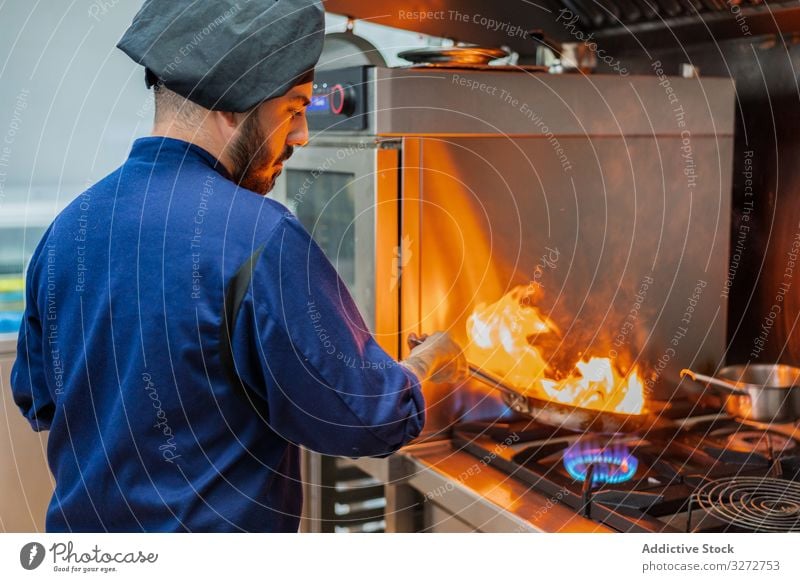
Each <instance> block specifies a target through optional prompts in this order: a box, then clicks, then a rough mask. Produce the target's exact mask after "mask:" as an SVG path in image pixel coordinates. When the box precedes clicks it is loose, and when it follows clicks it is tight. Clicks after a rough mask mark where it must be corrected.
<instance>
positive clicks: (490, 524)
mask: <svg viewBox="0 0 800 582" xmlns="http://www.w3.org/2000/svg"><path fill="white" fill-rule="evenodd" d="M353 463H354V464H355V465H356V466H358V467H359V468H361V469H362V470H363V471H365V472H367V473H369V474H370V475H371V476H372V477H374V478H375V479H378V480H379V481H381V482H382V483H384V484H385V486H386V522H387V523H386V531H413V530H415V529H419V525H418V523H419V521H418V519H417V521H414V520H415V517H414V515H415V514H417V515H418V513H419V511H418V508H419V500H420V498H422V499H423V502H422V508H423V515H424V520H423V521H424V525H423V527H422V530H423V531H482V532H498V533H502V532H506V533H511V532H571V533H586V532H610V531H611V530H610V529H608V528H606V527H604V526H602V525H599V524H597V523H594V522H592V521H590V520H588V519H585V518H583V517H581V516H579V515H577V514H576V513H575V512H574V511H573V510H572V509H570V508H568V507H566V506H564V505H560V504H559V503H558V499H557V498H555V497H554V498H550V499H548V498H547V497H545V496H544V495H543V494H541V493H538V492H534V491H532V490H531V489H530V488H528V487H527V486H525V484H523V483H522V482H520V481H517V480H515V479H513V478H510V477H509V476H508V475H506V474H505V473H503V472H501V471H499V470H497V469H495V468H493V467H491V466H488V465H484V464H483V463H482V462H481V461H480V459H477V458H476V457H473V456H472V455H470V454H468V453H465V452H462V451H456V450H454V449H453V447H452V446H451V444H450V441H436V442H430V443H420V444H413V445H410V446H407V447H404V448H402V449H400V451H398V452H397V453H395V454H394V455H392V456H390V457H388V458H385V459H373V458H366V459H358V460H354V461H353Z"/></svg>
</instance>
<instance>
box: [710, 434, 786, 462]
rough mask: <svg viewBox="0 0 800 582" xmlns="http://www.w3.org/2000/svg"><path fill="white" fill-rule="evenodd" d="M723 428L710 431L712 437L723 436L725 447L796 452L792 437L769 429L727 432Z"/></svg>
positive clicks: (751, 450) (763, 452) (758, 450)
mask: <svg viewBox="0 0 800 582" xmlns="http://www.w3.org/2000/svg"><path fill="white" fill-rule="evenodd" d="M726 432H728V431H725V430H724V429H720V430H716V431H713V432H712V433H711V435H710V436H712V437H718V438H719V437H724V438H725V440H726V443H727V448H729V449H731V450H735V451H740V452H743V453H749V452H753V453H760V454H763V455H769V454H774V455H776V456H782V455H786V454H790V453H794V452H797V449H798V448H799V447H798V444H797V441H796V440H794V439H793V438H791V437H789V436H786V435H783V434H781V433H778V432H774V431H770V430H737V431H736V432H732V433H729V434H725V433H726Z"/></svg>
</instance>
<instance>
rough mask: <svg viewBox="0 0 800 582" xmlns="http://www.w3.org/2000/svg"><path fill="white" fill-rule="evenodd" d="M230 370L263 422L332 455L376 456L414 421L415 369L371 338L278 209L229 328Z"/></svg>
mask: <svg viewBox="0 0 800 582" xmlns="http://www.w3.org/2000/svg"><path fill="white" fill-rule="evenodd" d="M232 344H233V350H234V359H235V362H236V368H237V370H238V372H239V375H240V377H242V379H243V380H244V381H245V382H246V383H247V384H248V385H249V386H250V387H251V388H253V389H255V390H256V392H258V393H262V394H263V395H264V397H265V399H266V402H267V408H268V421H269V423H270V426H271V427H272V429H273V430H275V431H276V432H277V433H278V434H280V435H281V436H283V437H284V438H286V439H287V440H289V441H291V442H294V443H296V444H301V445H303V446H305V447H307V448H309V449H312V450H314V451H317V452H320V453H323V454H328V455H339V456H350V457H360V456H381V455H386V454H389V453H391V452H393V451H395V450H396V449H398V448H400V447H401V446H403V445H404V444H406V443H407V442H408V441H410V440H411V439H413V438H414V437H416V436H417V435H418V434H419V433H420V431H421V430H422V426H423V424H424V415H425V403H424V400H423V397H422V392H421V390H420V387H419V381H418V379H417V378H416V376H415V375H414V374H413V373H412V372H411V371H409V370H408V369H406V368H405V367H403V366H401V365H399V364H398V363H397V362H396V361H395V360H394V359H393V358H391V357H390V356H389V355H388V354H387V353H386V352H385V351H384V350H383V349H382V348H381V347H380V346H379V345H378V344H377V343H376V342H375V340H374V338H373V337H372V335H371V334H370V332H369V330H368V329H367V327H366V324H365V323H364V321H363V318H362V317H361V315H360V313H359V311H358V309H357V308H356V306H355V303H354V302H353V300H352V298H351V296H350V294H349V293H348V291H347V289H346V287H345V284H344V283H343V282H342V280H341V279H340V278H339V277H338V275H337V273H336V271H335V269H334V268H333V266H332V265H331V263H330V262H329V261H328V259H327V258H326V257H325V255H324V254H323V252H322V250H321V249H320V248H319V246H317V244H316V243H315V242H314V241H313V239H312V238H311V237H310V235H309V234H308V232H307V231H306V230H305V229H304V228H303V226H302V225H301V224H300V223H299V222H298V221H297V219H296V218H295V217H294V216H293V215H291V214H288V213H287V215H286V216H285V217H284V218H283V219H282V221H281V222H280V223H279V225H278V227H277V228H276V229H275V230H274V231H273V233H272V235H271V236H270V238H269V240H268V242H267V243H266V244H265V245H264V247H263V249H262V250H261V255H260V257H259V259H258V260H257V262H256V263H255V266H254V267H253V273H252V278H251V285H250V288H249V290H248V292H247V293H246V295H245V297H244V299H243V301H242V304H241V308H240V311H239V314H238V316H237V324H236V326H235V332H234V337H233V342H232Z"/></svg>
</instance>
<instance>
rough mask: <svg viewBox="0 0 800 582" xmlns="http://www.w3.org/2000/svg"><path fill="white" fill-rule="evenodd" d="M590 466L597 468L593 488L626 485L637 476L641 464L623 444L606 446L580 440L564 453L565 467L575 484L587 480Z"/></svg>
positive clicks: (593, 477)
mask: <svg viewBox="0 0 800 582" xmlns="http://www.w3.org/2000/svg"><path fill="white" fill-rule="evenodd" d="M589 465H594V471H593V473H592V485H602V484H604V483H624V482H625V481H627V480H628V479H630V478H631V477H633V476H634V475H635V474H636V469H637V468H638V466H639V461H638V460H637V459H636V457H634V456H633V455H632V454H631V452H630V449H629V448H628V447H627V446H625V445H624V444H621V443H611V444H607V445H605V446H603V445H600V444H599V443H597V442H596V441H586V440H578V441H575V442H574V443H572V444H571V445H570V446H569V447H568V448H567V450H566V451H564V468H565V469H566V470H567V473H569V474H570V476H571V477H572V478H573V479H575V480H576V481H580V482H583V481H585V480H586V472H587V471H588V469H589Z"/></svg>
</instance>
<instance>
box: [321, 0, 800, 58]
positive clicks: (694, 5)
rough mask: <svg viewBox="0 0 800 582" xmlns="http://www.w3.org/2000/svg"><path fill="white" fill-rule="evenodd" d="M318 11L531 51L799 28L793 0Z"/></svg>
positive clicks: (433, 0)
mask: <svg viewBox="0 0 800 582" xmlns="http://www.w3.org/2000/svg"><path fill="white" fill-rule="evenodd" d="M325 8H326V10H328V11H330V12H334V13H337V14H343V15H346V16H349V17H351V18H354V19H359V20H366V19H368V20H369V21H370V22H373V23H375V24H383V25H386V26H393V27H395V28H401V29H406V30H413V31H416V32H421V33H425V34H429V35H433V36H440V37H446V38H452V39H454V40H457V41H460V42H468V43H477V44H482V45H489V46H508V47H510V48H512V49H513V50H515V51H517V52H518V53H519V54H520V55H533V54H535V52H536V48H537V43H536V42H535V41H533V40H531V39H530V37H529V35H528V34H527V33H528V31H534V30H535V31H541V33H542V34H543V35H544V36H545V38H549V39H552V41H554V42H558V43H567V42H580V41H581V40H584V39H586V38H588V37H589V35H590V34H591V35H592V36H591V39H592V40H595V41H596V42H597V43H598V44H604V45H606V46H610V45H614V46H641V45H644V46H648V47H652V46H669V45H676V46H677V45H686V44H694V43H702V42H709V41H711V40H717V41H719V40H723V39H727V38H739V37H743V36H758V35H762V34H772V33H790V32H797V31H800V5H798V2H797V0H770V1H769V2H767V1H765V0H607V1H605V0H604V1H595V0H535V1H533V0H506V1H498V0H493V1H488V0H457V1H456V0H381V2H374V1H373V0H326V2H325Z"/></svg>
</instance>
